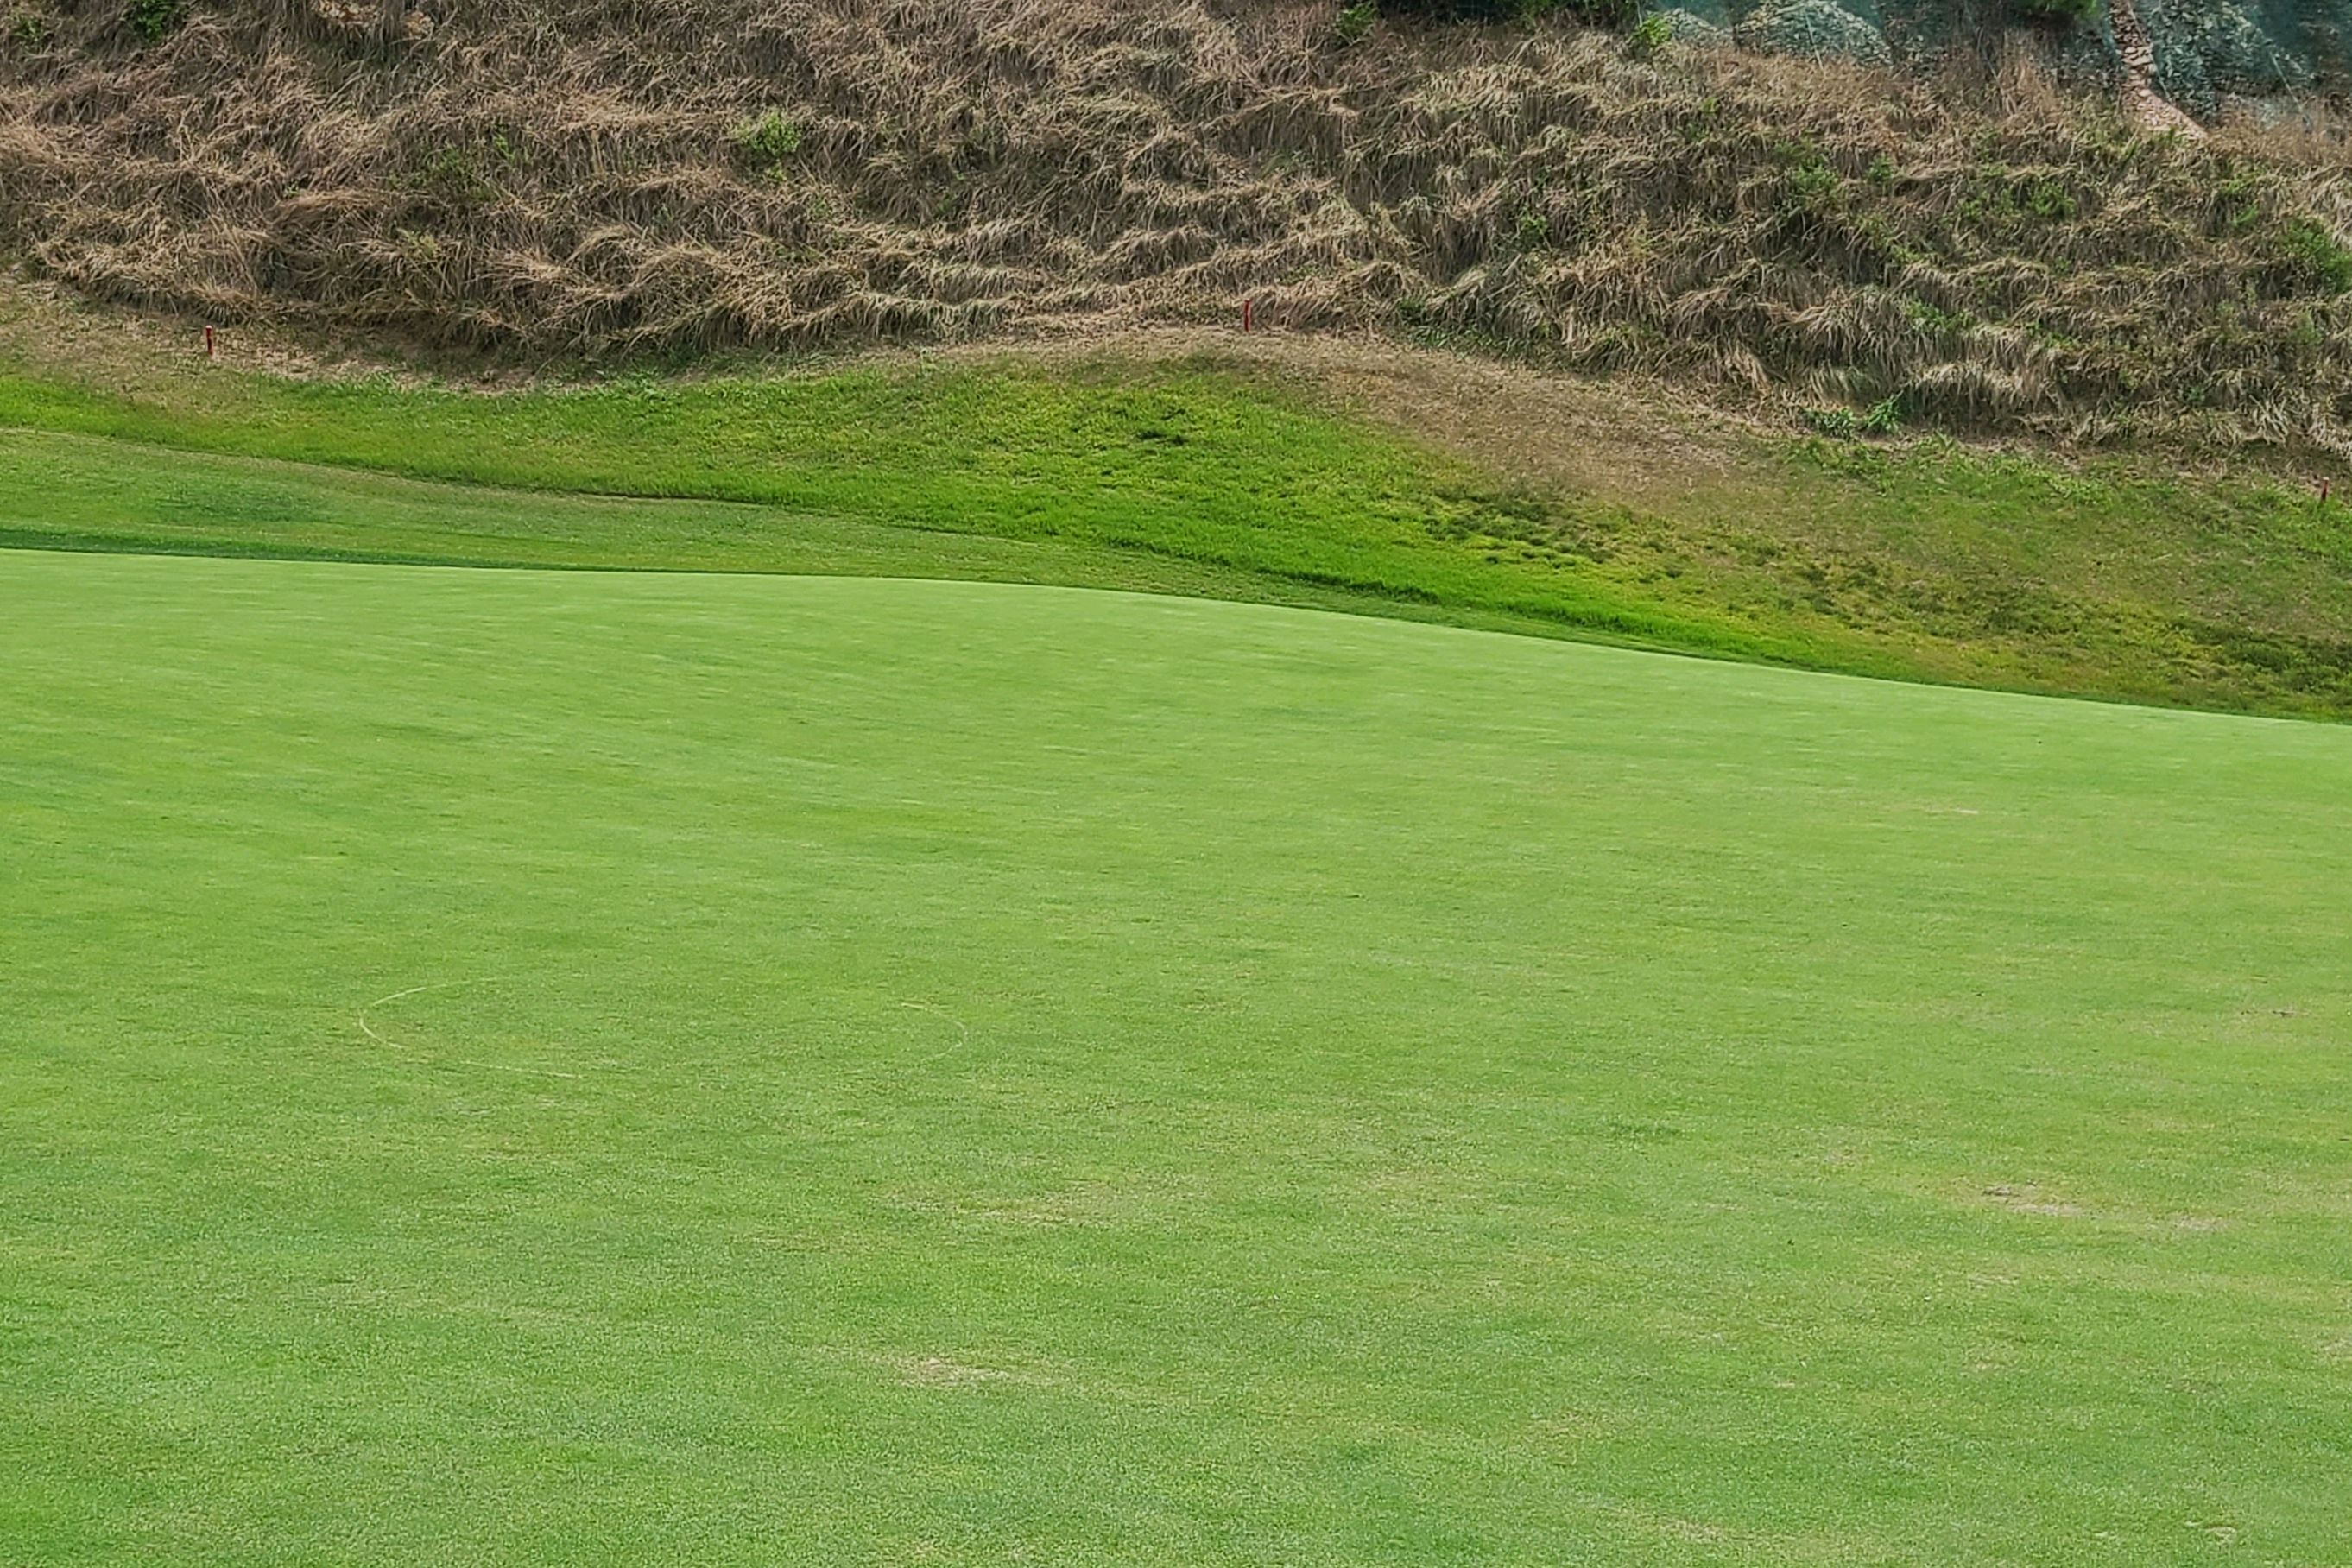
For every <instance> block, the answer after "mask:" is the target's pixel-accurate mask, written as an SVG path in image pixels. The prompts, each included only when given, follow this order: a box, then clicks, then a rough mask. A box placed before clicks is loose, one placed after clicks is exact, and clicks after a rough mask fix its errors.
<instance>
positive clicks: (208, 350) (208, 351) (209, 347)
mask: <svg viewBox="0 0 2352 1568" xmlns="http://www.w3.org/2000/svg"><path fill="white" fill-rule="evenodd" d="M212 357H213V330H212V329H211V328H210V327H206V328H205V358H206V359H210V358H212Z"/></svg>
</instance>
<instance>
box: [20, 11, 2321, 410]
mask: <svg viewBox="0 0 2352 1568" xmlns="http://www.w3.org/2000/svg"><path fill="white" fill-rule="evenodd" d="M26 3H27V4H28V5H31V6H32V7H33V8H31V9H20V10H19V11H18V12H17V13H16V21H15V22H13V23H12V24H11V25H10V30H9V32H8V35H7V39H6V43H5V50H6V53H5V62H6V63H5V68H0V244H4V245H5V246H6V247H8V248H10V249H12V250H14V251H16V253H18V254H19V255H21V256H23V257H26V258H29V259H30V260H31V261H33V262H34V263H35V264H36V265H37V266H38V267H39V268H43V269H44V270H46V271H47V272H48V273H49V274H51V275H52V276H54V277H56V278H58V279H61V280H63V281H65V282H67V283H68V284H70V285H72V286H73V287H75V288H78V289H81V290H84V291H85V292H88V293H90V294H93V295H97V296H100V297H102V298H107V299H112V300H122V301H128V302H132V303H137V304H142V305H145V306H150V307H159V308H163V309H170V310H183V311H188V312H194V313H201V314H204V315H206V316H207V317H212V318H218V319H226V320H236V319H256V318H263V319H274V320H278V321H287V322H289V323H295V324H299V325H303V326H306V327H311V328H317V329H321V330H325V331H331V332H334V333H338V334H342V335H359V334H365V335H369V336H375V337H383V336H393V337H397V338H400V339H402V340H404V341H407V342H412V343H417V344H431V345H438V346H445V347H457V348H462V349H467V350H473V351H488V352H494V353H523V354H528V355H546V354H574V353H576V354H583V355H587V356H592V357H604V356H610V355H616V354H632V353H634V354H645V353H676V352H682V351H696V352H699V351H703V350H708V349H711V348H718V347H725V346H736V345H751V346H758V347H777V348H786V349H799V348H810V347H822V346H828V345H835V344H843V343H853V342H873V341H882V340H955V339H969V338H974V337H980V336H984V335H993V334H1003V333H1036V332H1040V331H1069V330H1081V329H1085V328H1087V327H1089V326H1092V325H1098V324H1101V323H1105V322H1117V323H1121V324H1129V325H1133V324H1139V323H1150V322H1181V321H1208V320H1223V319H1227V318H1229V317H1231V316H1233V315H1234V313H1236V312H1237V310H1238V306H1239V302H1240V300H1242V299H1243V298H1244V296H1248V297H1252V298H1254V299H1255V301H1256V302H1257V303H1256V315H1257V316H1258V318H1259V319H1260V320H1262V321H1266V322H1268V323H1269V324H1273V325H1277V326H1283V327H1287V328H1291V329H1297V330H1316V331H1326V330H1345V329H1358V330H1360V329H1397V328H1407V329H1413V330H1419V331H1426V332H1430V333H1433V334H1441V335H1448V336H1453V337H1455V338H1457V339H1459V340H1462V341H1465V342H1475V343H1477V344H1482V345H1490V346H1496V347H1501V348H1507V349H1512V350H1525V351H1531V352H1537V353H1542V354H1544V355H1546V356H1549V357H1553V358H1556V359H1557V360H1558V361H1559V362H1560V363H1570V364H1574V365H1579V366H1583V367H1588V368H1595V369H1606V370H1616V371H1633V372H1641V373H1647V374H1661V375H1664V376H1667V377H1670V378H1673V379H1675V380H1677V381H1680V382H1683V383H1685V384H1693V385H1698V386H1703V387H1706V388H1708V389H1712V390H1713V391H1714V392H1716V393H1717V395H1723V394H1736V395H1774V396H1784V397H1790V398H1795V399H1800V400H1803V401H1809V402H1814V403H1824V404H1838V405H1874V404H1879V403H1881V402H1882V401H1883V400H1890V399H1891V400H1894V401H1893V403H1891V404H1889V405H1888V406H1889V407H1890V408H1892V409H1895V410H1899V411H1900V412H1901V413H1902V414H1903V415H1904V416H1906V417H1915V418H1935V419H1942V420H1948V421H1954V422H1969V423H1977V424H1985V425H2004V426H2021V425H2022V426H2040V427H2042V428H2046V429H2051V430H2064V431H2070V432H2073V433H2076V434H2085V435H2090V436H2094V437H2096V436H2103V435H2110V434H2118V433H2120V434H2131V433H2147V432H2151V431H2155V430H2164V431H2168V432H2174V433H2189V432H2192V431H2193V432H2194V433H2196V434H2197V435H2199V436H2200V437H2205V438H2210V439H2213V440H2217V441H2220V442H2222V443H2227V444H2235V443H2242V442H2248V441H2258V442H2269V443H2274V444H2278V445H2282V446H2286V447H2294V448H2301V449H2306V450H2307V449H2311V448H2315V447H2316V448H2324V449H2328V450H2332V451H2335V452H2336V453H2338V454H2343V453H2346V452H2347V450H2352V435H2347V430H2348V429H2352V252H2347V249H2346V240H2347V234H2348V233H2352V187H2347V182H2346V179H2345V177H2344V175H2343V174H2342V168H2341V164H2342V151H2343V143H2342V142H2341V140H2340V138H2338V137H2336V136H2335V135H2333V134H2332V133H2322V134H2319V135H2316V136H2311V137H2306V139H2305V144H2303V146H2302V147H2301V149H2300V150H2299V151H2298V150H2295V149H2294V148H2291V147H2290V145H2289V144H2288V143H2287V142H2285V141H2284V140H2283V139H2274V140H2272V141H2268V142H2263V141H2256V140H2252V139H2249V138H2248V137H2246V136H2244V135H2237V136H2232V135H2229V134H2224V135H2221V136H2218V137H2216V138H2214V139H2213V140H2212V141H2210V142H2190V141H2189V140H2187V139H2184V138H2179V137H2173V136H2164V135H2151V134H2148V133H2147V132H2143V131H2140V130H2138V129H2137V128H2135V127H2133V126H2131V125H2129V124H2128V123H2126V122H2125V121H2120V120H2118V119H2117V118H2116V116H2115V115H2114V114H2113V112H2112V111H2111V110H2105V109H2102V108H2100V107H2098V106H2095V105H2092V104H2088V103H2073V102H2070V101H2068V100H2064V99H2063V98H2061V97H2060V96H2059V95H2057V94H2055V93H2053V92H2050V91H2048V90H2046V89H2042V88H2041V87H2040V86H2039V85H2038V84H2037V83H2036V82H2035V81H2034V80H2033V79H2032V73H2031V70H2030V68H2027V67H2023V66H2016V65H2012V66H2011V67H2010V68H2007V69H2006V70H2003V71H1998V72H1994V73H1991V74H1990V76H1989V77H1988V78H1987V79H1985V80H1982V81H1979V82H1978V83H1976V84H1975V85H1974V86H1973V87H1972V88H1970V89H1968V90H1961V89H1959V88H1958V86H1956V85H1955V84H1953V83H1944V84H1922V83H1918V82H1912V81H1906V80H1902V79H1897V78H1896V77H1895V76H1893V75H1891V74H1889V73H1885V72H1873V71H1866V70H1864V69H1862V68H1853V67H1842V66H1836V65H1828V64H1811V63H1799V62H1794V61H1786V60H1772V59H1766V58H1759V57H1755V56H1749V55H1743V54H1738V53H1735V52H1729V51H1716V50H1707V49H1701V48H1697V47H1692V46H1689V45H1685V44H1681V43H1673V44H1668V45H1666V46H1664V47H1663V48H1659V49H1655V50H1646V49H1644V48H1643V47H1642V46H1641V45H1640V43H1638V42H1635V41H1629V40H1627V39H1625V38H1622V37H1612V36H1610V35H1607V34H1604V33H1601V32H1597V31H1592V30H1588V29H1583V28H1580V27H1578V26H1574V25H1572V24H1566V23H1563V24H1560V25H1559V26H1545V27H1541V28H1536V29H1526V28H1518V29H1508V28H1456V29H1440V30H1437V31H1433V32H1410V31H1403V30H1399V29H1396V28H1393V27H1382V28H1381V29H1378V30H1376V31H1375V32H1374V33H1373V34H1372V35H1371V36H1370V37H1369V38H1366V39H1363V40H1361V41H1360V42H1356V43H1353V44H1350V43H1347V42H1344V41H1343V40H1342V39H1341V37H1339V34H1338V33H1337V32H1335V29H1334V28H1333V26H1332V17H1333V12H1332V8H1331V6H1330V5H1328V4H1316V5H1289V4H1272V5H1267V4H1243V3H1240V0H1234V3H1233V4H1202V3H1200V0H896V3H882V4H875V3H871V0H761V3H760V4H756V5H754V4H751V0H541V3H536V4H528V5H526V4H523V3H521V0H482V3H480V4H468V5H463V6H458V5H444V6H441V7H438V8H437V9H435V8H430V7H425V8H420V7H414V6H409V5H399V4H386V3H385V0H364V3H356V0H352V3H339V0H265V3H261V4H247V5H233V6H232V5H220V4H213V5H205V4H197V5H194V6H193V7H191V8H189V9H188V10H187V11H186V12H185V14H184V16H178V17H177V18H176V19H175V25H174V26H173V27H172V28H171V29H170V30H169V31H168V32H166V33H165V34H164V35H163V37H160V38H157V39H155V40H153V41H149V40H146V39H143V38H142V37H141V36H140V33H139V30H138V29H136V28H134V27H132V26H131V25H130V24H129V22H128V20H127V19H126V16H125V14H124V13H123V11H122V10H121V8H120V7H119V5H115V4H112V3H111V0H109V3H106V4H97V5H59V4H58V0H26ZM44 5H47V9H44V8H42V7H43V6H44Z"/></svg>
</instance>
